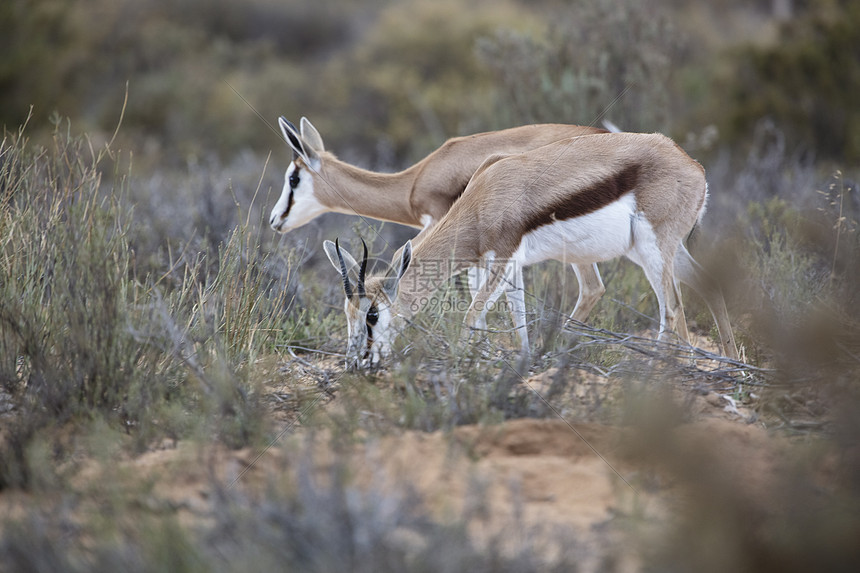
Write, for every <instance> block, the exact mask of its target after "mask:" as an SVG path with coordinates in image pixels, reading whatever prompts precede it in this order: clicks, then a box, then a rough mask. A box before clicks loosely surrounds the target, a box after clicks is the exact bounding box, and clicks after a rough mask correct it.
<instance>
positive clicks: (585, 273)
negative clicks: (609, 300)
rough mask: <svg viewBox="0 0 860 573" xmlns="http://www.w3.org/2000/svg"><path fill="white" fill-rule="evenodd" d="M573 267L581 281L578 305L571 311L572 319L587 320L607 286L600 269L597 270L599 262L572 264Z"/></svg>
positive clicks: (578, 279)
mask: <svg viewBox="0 0 860 573" xmlns="http://www.w3.org/2000/svg"><path fill="white" fill-rule="evenodd" d="M570 266H571V267H573V273H574V274H575V275H576V280H577V282H578V283H579V296H578V297H577V299H576V306H574V307H573V312H571V313H570V319H571V320H574V321H577V322H585V319H587V318H588V315H589V314H591V311H592V309H594V305H596V304H597V301H599V300H600V297H602V296H603V294H604V293H605V292H606V287H605V286H603V280H601V278H600V271H598V270H597V263H592V264H591V265H577V264H572V265H570Z"/></svg>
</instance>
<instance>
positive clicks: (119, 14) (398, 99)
mask: <svg viewBox="0 0 860 573" xmlns="http://www.w3.org/2000/svg"><path fill="white" fill-rule="evenodd" d="M858 24H860V7H858V5H857V4H856V2H850V1H848V0H804V1H800V0H758V1H756V2H744V1H740V0H721V1H719V2H711V3H708V4H707V5H703V4H691V3H688V2H682V1H680V0H647V1H633V0H599V1H596V2H585V1H581V0H538V1H530V2H525V1H524V0H520V1H517V0H502V1H499V0H479V1H477V2H458V1H457V0H441V1H433V0H398V1H394V0H364V1H362V2H347V1H345V0H315V1H313V2H307V1H304V0H301V1H299V0H285V1H279V0H178V1H174V0H134V1H132V0H8V1H7V2H4V3H3V6H2V7H0V47H2V54H3V57H2V59H0V124H3V125H6V126H7V127H8V128H15V127H17V126H18V125H20V124H21V123H23V122H24V120H25V119H26V117H27V115H28V113H29V109H30V106H33V120H32V122H31V128H32V129H44V130H48V128H49V122H48V118H49V117H50V116H51V115H52V114H53V113H54V112H56V113H58V114H60V115H61V116H64V117H71V118H74V119H75V122H76V124H77V125H78V127H79V128H80V129H83V130H87V131H89V132H97V131H103V132H107V133H110V132H112V131H113V128H114V127H115V125H116V122H117V118H118V116H119V112H120V108H121V106H122V101H123V94H124V92H125V89H126V83H128V93H129V99H128V109H127V111H126V116H125V120H124V129H123V130H122V132H121V137H122V138H124V145H125V147H127V148H129V149H134V150H135V153H136V154H138V156H141V158H143V156H146V157H148V158H150V159H152V160H153V161H156V162H158V164H159V165H160V166H162V167H163V166H164V165H165V164H179V165H183V164H184V163H185V162H186V159H187V157H188V156H189V155H202V154H209V153H215V154H217V155H218V156H219V157H221V158H225V157H228V156H231V155H233V154H235V153H237V152H238V151H239V150H242V149H247V148H250V149H253V150H256V151H262V150H266V149H272V148H276V149H277V148H278V137H277V135H276V134H274V133H271V132H270V131H269V130H268V129H266V127H265V126H264V124H263V123H262V122H261V121H260V119H259V118H257V117H256V116H255V110H256V112H258V113H259V114H260V115H261V116H262V118H263V119H264V120H265V121H267V122H269V123H270V124H273V123H274V119H275V118H276V117H277V116H279V115H286V116H287V117H290V118H297V117H299V116H301V115H306V116H308V117H309V118H311V119H312V120H314V121H315V122H316V123H317V124H318V127H319V128H320V130H321V131H322V133H323V134H324V136H325V137H326V141H327V143H328V144H329V146H330V147H332V148H333V149H335V150H337V151H338V152H339V153H340V154H341V155H343V156H345V157H348V158H352V159H355V160H361V161H364V162H366V163H368V164H370V165H376V166H381V167H391V168H394V167H400V166H402V165H403V164H404V163H405V162H408V161H412V160H415V159H417V158H418V157H419V156H421V155H423V154H425V153H426V152H427V151H429V150H430V149H432V148H434V147H435V146H437V145H438V144H439V143H440V142H441V141H442V140H443V139H444V138H446V137H450V136H452V135H458V134H465V133H470V132H475V131H480V130H486V129H495V128H500V127H506V126H511V125H518V124H523V123H528V122H539V121H555V122H570V123H581V124H589V123H594V122H598V121H599V120H600V119H601V118H603V117H605V118H607V119H611V120H612V121H614V122H615V123H617V124H618V125H620V126H621V127H622V128H624V129H629V130H641V131H650V130H660V131H665V132H669V133H670V134H672V135H674V136H676V137H679V138H684V137H686V135H687V133H688V132H693V133H698V132H701V131H702V130H703V128H705V127H706V126H709V125H713V126H716V127H717V128H718V131H717V132H716V133H717V134H718V140H717V141H718V142H719V143H720V144H721V145H726V146H733V145H738V144H741V143H744V142H746V141H747V140H749V139H750V137H751V135H752V132H753V127H754V126H755V124H756V123H757V122H758V121H759V120H761V119H763V118H770V119H771V120H773V121H774V122H775V123H776V124H777V125H778V126H779V128H780V129H781V130H783V131H784V132H785V133H786V136H787V137H789V138H790V140H791V144H792V146H795V145H803V146H805V147H806V149H807V150H808V151H809V152H810V153H814V154H816V155H817V156H820V157H826V158H829V159H833V160H837V161H842V160H847V161H852V162H856V160H857V159H858V158H860V140H858V137H860V136H858V135H857V134H858V133H860V129H858V125H860V124H858V122H860V119H858V118H860V104H858V101H860V100H858V99H857V98H856V97H855V94H856V93H857V91H858V87H860V67H858V66H857V65H856V64H857V61H858V60H860V47H858V45H857V43H856V42H853V41H852V37H853V36H852V34H851V31H852V30H854V29H856V28H857V26H858ZM243 99H244V100H245V101H243ZM252 107H253V109H252ZM31 133H32V132H31ZM711 133H713V132H711ZM711 139H712V140H711V141H709V142H708V143H715V142H714V141H713V138H711Z"/></svg>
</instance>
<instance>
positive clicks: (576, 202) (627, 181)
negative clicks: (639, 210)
mask: <svg viewBox="0 0 860 573" xmlns="http://www.w3.org/2000/svg"><path fill="white" fill-rule="evenodd" d="M638 180H639V165H638V164H633V165H630V166H628V167H625V168H624V169H622V170H621V171H619V172H617V173H616V174H614V175H613V176H611V177H609V178H607V179H604V180H603V181H600V182H598V183H595V184H594V185H591V186H590V187H586V188H584V189H580V190H579V191H578V192H577V193H574V194H572V195H568V196H567V197H565V198H564V199H563V200H561V201H558V202H556V203H554V204H552V205H549V206H548V207H547V208H546V209H543V210H541V211H539V212H536V213H532V214H531V215H530V216H529V217H527V218H526V220H525V221H524V223H523V224H524V232H525V233H529V232H531V231H534V230H535V229H537V228H539V227H542V226H544V225H550V224H552V223H555V222H556V221H564V220H567V219H573V218H575V217H582V216H583V215H588V214H589V213H593V212H594V211H597V210H598V209H601V208H603V207H606V206H607V205H609V204H610V203H612V202H614V201H617V200H618V199H620V198H621V197H622V196H623V195H625V194H627V193H629V192H631V191H633V189H634V188H635V187H636V183H637V181H638Z"/></svg>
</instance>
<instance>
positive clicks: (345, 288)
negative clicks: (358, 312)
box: [334, 239, 364, 298]
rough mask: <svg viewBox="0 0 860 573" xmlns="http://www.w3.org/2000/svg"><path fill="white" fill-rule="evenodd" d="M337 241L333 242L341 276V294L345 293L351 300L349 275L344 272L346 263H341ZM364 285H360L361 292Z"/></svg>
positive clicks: (341, 256) (341, 257)
mask: <svg viewBox="0 0 860 573" xmlns="http://www.w3.org/2000/svg"><path fill="white" fill-rule="evenodd" d="M338 240H339V239H335V240H334V248H335V250H336V251H337V260H339V261H340V274H341V275H342V276H343V292H345V293H346V298H352V285H351V284H349V274H348V273H347V271H346V263H345V262H343V255H342V254H341V253H340V244H339V243H338ZM363 289H364V285H362V290H363Z"/></svg>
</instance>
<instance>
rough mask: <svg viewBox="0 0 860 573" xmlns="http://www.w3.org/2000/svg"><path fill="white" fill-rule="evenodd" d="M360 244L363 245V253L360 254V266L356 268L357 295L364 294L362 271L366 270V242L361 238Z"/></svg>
mask: <svg viewBox="0 0 860 573" xmlns="http://www.w3.org/2000/svg"><path fill="white" fill-rule="evenodd" d="M361 246H362V247H364V254H363V255H362V256H361V267H359V269H358V296H364V295H365V293H364V273H365V271H366V270H367V243H365V242H364V239H362V240H361Z"/></svg>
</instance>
